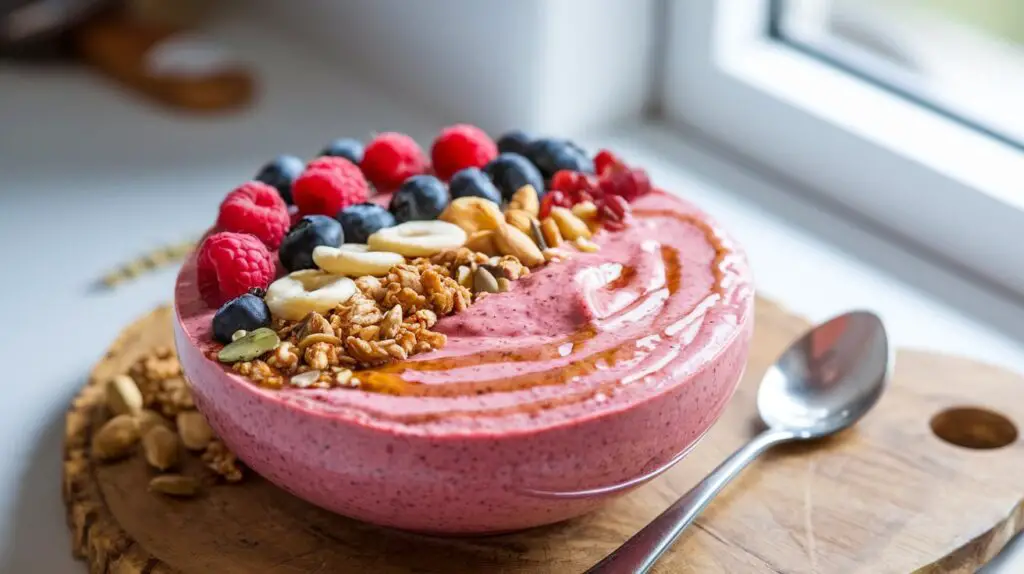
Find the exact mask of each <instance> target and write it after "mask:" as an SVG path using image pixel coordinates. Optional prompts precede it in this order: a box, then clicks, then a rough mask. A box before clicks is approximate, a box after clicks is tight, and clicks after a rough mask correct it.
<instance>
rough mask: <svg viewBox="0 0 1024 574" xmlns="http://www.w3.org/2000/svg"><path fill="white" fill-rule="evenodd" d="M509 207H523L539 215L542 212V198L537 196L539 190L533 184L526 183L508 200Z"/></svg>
mask: <svg viewBox="0 0 1024 574" xmlns="http://www.w3.org/2000/svg"><path fill="white" fill-rule="evenodd" d="M508 208H509V209H522V210H523V211H525V212H527V213H529V214H530V215H532V216H534V217H537V214H538V213H540V198H539V197H538V196H537V190H536V189H534V188H533V186H532V185H524V186H523V187H520V188H519V189H517V190H516V192H515V193H513V194H512V199H511V200H509V202H508Z"/></svg>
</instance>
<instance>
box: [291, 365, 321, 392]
mask: <svg viewBox="0 0 1024 574" xmlns="http://www.w3.org/2000/svg"><path fill="white" fill-rule="evenodd" d="M319 378H320V371H318V370H316V369H313V370H312V371H306V372H305V373H299V374H297V375H294V376H292V378H291V383H292V385H293V386H296V387H302V388H306V387H308V386H310V385H312V384H313V383H315V382H316V381H317V379H319Z"/></svg>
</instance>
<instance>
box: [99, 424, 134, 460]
mask: <svg viewBox="0 0 1024 574" xmlns="http://www.w3.org/2000/svg"><path fill="white" fill-rule="evenodd" d="M137 442H139V423H138V421H136V420H135V418H134V417H132V416H131V415H117V416H116V417H114V418H112V419H110V420H109V421H107V422H106V424H104V425H103V426H101V427H100V430H98V431H96V434H95V435H93V437H92V454H93V456H94V457H96V458H98V459H99V460H103V461H109V460H116V459H119V458H123V457H125V456H127V455H128V453H129V452H131V449H132V447H134V446H135V443H137Z"/></svg>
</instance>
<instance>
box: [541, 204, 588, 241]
mask: <svg viewBox="0 0 1024 574" xmlns="http://www.w3.org/2000/svg"><path fill="white" fill-rule="evenodd" d="M551 219H553V220H555V224H556V225H558V230H559V231H560V232H562V237H563V238H565V239H567V240H569V241H572V240H574V239H576V238H577V237H586V238H588V239H589V238H590V228H589V227H587V224H586V223H584V221H583V220H582V219H580V218H579V217H576V216H575V215H574V214H573V212H572V211H569V210H568V209H566V208H564V207H552V208H551ZM548 245H550V243H549V244H548Z"/></svg>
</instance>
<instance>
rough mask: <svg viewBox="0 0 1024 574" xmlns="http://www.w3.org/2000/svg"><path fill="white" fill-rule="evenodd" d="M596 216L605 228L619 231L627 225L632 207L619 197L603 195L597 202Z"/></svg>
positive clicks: (631, 213)
mask: <svg viewBox="0 0 1024 574" xmlns="http://www.w3.org/2000/svg"><path fill="white" fill-rule="evenodd" d="M597 214H598V216H599V217H600V218H601V222H602V223H603V224H604V226H605V227H607V228H609V229H614V230H621V229H623V228H624V227H626V225H627V224H628V223H629V220H630V218H631V217H632V215H633V207H632V206H631V205H629V202H628V201H626V199H625V198H624V197H622V196H621V195H611V194H608V195H605V196H604V197H601V198H599V199H598V200H597Z"/></svg>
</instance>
